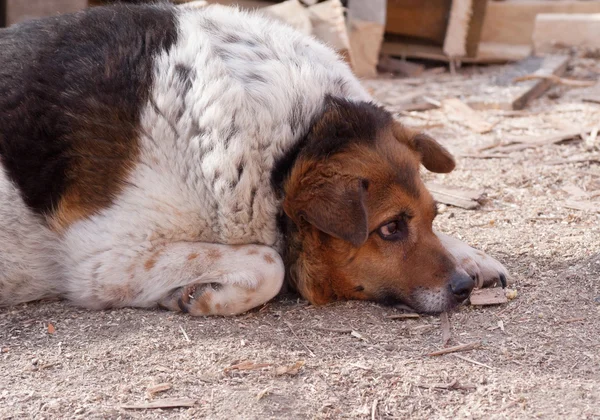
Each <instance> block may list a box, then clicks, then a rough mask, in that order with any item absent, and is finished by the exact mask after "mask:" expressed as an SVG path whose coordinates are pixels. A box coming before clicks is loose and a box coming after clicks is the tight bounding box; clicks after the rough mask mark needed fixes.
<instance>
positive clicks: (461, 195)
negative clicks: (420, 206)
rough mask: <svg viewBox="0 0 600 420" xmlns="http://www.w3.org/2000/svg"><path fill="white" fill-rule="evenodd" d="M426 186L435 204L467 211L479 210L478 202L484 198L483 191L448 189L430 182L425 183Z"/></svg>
mask: <svg viewBox="0 0 600 420" xmlns="http://www.w3.org/2000/svg"><path fill="white" fill-rule="evenodd" d="M426 186H427V189H428V190H429V192H431V194H432V195H433V198H434V199H435V200H436V201H437V202H439V203H443V204H448V205H451V206H455V207H460V208H463V209H467V210H474V209H477V208H479V206H480V202H481V201H483V199H484V197H485V192H484V191H483V190H471V189H469V188H458V187H449V186H445V185H439V184H434V183H431V182H428V183H426Z"/></svg>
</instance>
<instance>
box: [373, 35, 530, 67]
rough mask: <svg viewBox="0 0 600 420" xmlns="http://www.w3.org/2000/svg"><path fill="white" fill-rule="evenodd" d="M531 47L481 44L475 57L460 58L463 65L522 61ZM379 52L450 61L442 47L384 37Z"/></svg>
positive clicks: (528, 53)
mask: <svg viewBox="0 0 600 420" xmlns="http://www.w3.org/2000/svg"><path fill="white" fill-rule="evenodd" d="M531 51H532V47H531V46H529V45H524V46H523V45H508V44H498V43H489V42H485V43H484V42H481V43H480V44H479V50H478V51H477V55H476V56H475V57H468V56H467V57H462V58H461V59H460V61H461V62H463V63H482V64H483V63H490V64H491V63H506V62H509V61H517V60H522V59H524V58H526V57H528V56H529V55H531ZM381 52H382V53H384V54H389V55H392V56H399V57H407V58H423V59H427V60H436V61H443V62H448V61H449V60H450V59H449V58H448V56H447V55H446V54H444V51H443V49H442V47H439V46H436V45H422V44H414V43H410V42H406V41H401V40H397V39H394V38H391V37H386V41H384V43H383V45H382V46H381Z"/></svg>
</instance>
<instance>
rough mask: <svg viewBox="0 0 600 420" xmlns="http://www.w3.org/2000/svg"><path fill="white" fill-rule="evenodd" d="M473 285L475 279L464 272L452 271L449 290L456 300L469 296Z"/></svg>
mask: <svg viewBox="0 0 600 420" xmlns="http://www.w3.org/2000/svg"><path fill="white" fill-rule="evenodd" d="M473 287H475V281H474V280H473V279H472V278H471V277H470V276H469V275H467V274H466V273H454V274H452V277H450V290H451V291H452V294H453V295H454V297H455V298H456V300H458V301H461V302H462V301H463V300H465V299H466V298H468V297H469V294H470V293H471V290H473Z"/></svg>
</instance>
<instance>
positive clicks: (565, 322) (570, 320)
mask: <svg viewBox="0 0 600 420" xmlns="http://www.w3.org/2000/svg"><path fill="white" fill-rule="evenodd" d="M580 321H585V317H583V316H582V317H579V318H569V319H563V321H562V323H563V324H570V323H571V322H580Z"/></svg>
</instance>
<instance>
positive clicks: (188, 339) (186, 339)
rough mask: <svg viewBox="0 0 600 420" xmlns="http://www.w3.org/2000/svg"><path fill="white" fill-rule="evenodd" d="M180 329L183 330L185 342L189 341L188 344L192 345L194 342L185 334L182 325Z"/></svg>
mask: <svg viewBox="0 0 600 420" xmlns="http://www.w3.org/2000/svg"><path fill="white" fill-rule="evenodd" d="M179 329H180V330H181V332H182V334H183V338H185V341H187V342H188V343H191V342H192V340H190V337H188V335H187V333H186V332H185V330H184V329H183V327H182V326H181V325H180V326H179Z"/></svg>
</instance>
